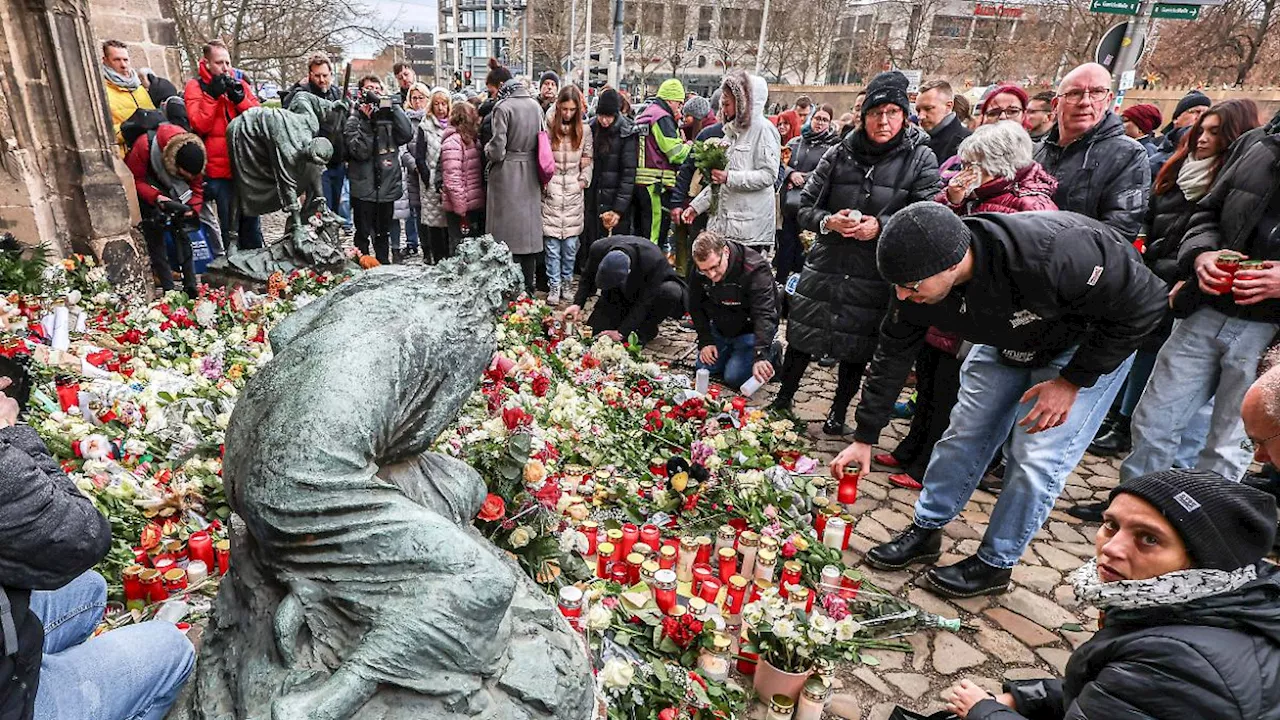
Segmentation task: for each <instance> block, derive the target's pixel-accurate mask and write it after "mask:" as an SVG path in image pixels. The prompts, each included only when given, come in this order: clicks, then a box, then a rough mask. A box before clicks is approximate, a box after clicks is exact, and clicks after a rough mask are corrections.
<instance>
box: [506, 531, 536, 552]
mask: <svg viewBox="0 0 1280 720" xmlns="http://www.w3.org/2000/svg"><path fill="white" fill-rule="evenodd" d="M532 539H533V533H531V532H530V531H529V528H527V527H524V526H523V525H522V526H520V527H518V528H516V529H515V530H513V531H512V532H511V547H513V548H516V549H517V550H519V549H520V548H522V547H524V546H525V545H528V544H529V541H530V540H532Z"/></svg>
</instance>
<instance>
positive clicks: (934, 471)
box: [915, 345, 1133, 568]
mask: <svg viewBox="0 0 1280 720" xmlns="http://www.w3.org/2000/svg"><path fill="white" fill-rule="evenodd" d="M1074 353H1075V348H1072V349H1071V350H1068V351H1066V352H1064V353H1062V354H1061V355H1059V356H1058V357H1056V358H1054V359H1053V360H1052V361H1051V362H1050V363H1049V365H1047V366H1046V367H1042V368H1018V367H1010V366H1008V365H1004V364H1002V363H1001V362H1000V360H999V357H1000V354H999V351H998V350H996V349H995V348H994V347H991V346H990V345H977V346H975V347H974V348H973V350H972V351H971V352H970V353H969V357H968V358H967V359H966V360H965V362H964V365H963V366H962V367H961V369H960V394H959V396H958V397H957V398H956V405H955V407H954V408H952V410H951V423H950V425H948V427H947V431H946V432H945V433H943V434H942V439H941V440H939V441H938V443H937V444H936V445H934V446H933V454H932V455H931V456H930V457H929V467H928V469H927V470H925V473H924V478H923V480H922V482H923V483H924V489H923V490H921V491H920V497H919V499H917V500H916V511H915V524H916V525H919V526H920V527H923V528H930V529H935V528H941V527H943V526H944V525H946V524H947V523H949V522H951V521H952V520H953V519H955V517H956V516H957V515H959V514H960V511H961V510H962V509H964V506H965V503H967V502H969V497H970V496H971V495H973V491H974V489H975V488H976V487H977V486H978V480H979V479H981V478H982V475H983V473H985V472H986V469H987V464H988V463H990V462H991V458H992V457H994V456H995V453H996V449H997V448H999V447H1000V445H1001V444H1004V445H1005V448H1004V457H1005V463H1006V467H1007V469H1006V470H1005V475H1004V489H1003V490H1001V491H1000V499H999V500H998V501H996V507H995V509H994V510H993V511H992V512H991V521H990V524H989V525H988V526H987V533H986V535H985V536H983V538H982V544H981V545H980V546H979V547H978V557H979V559H981V560H982V561H983V562H985V563H987V564H988V565H992V566H994V567H1000V568H1011V567H1013V566H1014V565H1017V564H1018V559H1019V558H1020V557H1022V553H1023V552H1025V551H1026V549H1027V546H1028V545H1030V544H1031V539H1032V538H1033V537H1034V536H1035V534H1036V533H1037V532H1039V530H1040V526H1041V525H1043V524H1044V521H1045V520H1046V519H1047V518H1048V517H1049V511H1050V510H1052V509H1053V503H1054V501H1055V500H1057V499H1058V494H1059V493H1061V492H1062V486H1063V484H1064V483H1065V482H1066V479H1067V475H1069V474H1070V473H1071V471H1072V470H1073V469H1074V468H1075V466H1076V464H1077V463H1079V462H1080V458H1081V457H1082V456H1083V455H1084V451H1085V450H1086V449H1087V448H1088V447H1089V443H1090V442H1092V441H1093V436H1094V435H1095V434H1097V432H1098V427H1099V426H1100V425H1102V420H1103V418H1104V417H1106V414H1107V410H1108V409H1109V408H1110V407H1111V401H1112V400H1114V399H1115V396H1116V393H1118V392H1120V385H1121V384H1123V382H1124V377H1125V375H1126V374H1128V372H1129V365H1130V364H1131V363H1132V362H1133V357H1132V356H1130V357H1128V358H1126V359H1125V361H1124V362H1123V363H1121V364H1120V367H1118V368H1116V369H1115V370H1113V371H1112V372H1111V373H1109V374H1107V375H1103V376H1102V377H1100V378H1098V382H1097V383H1095V384H1094V386H1093V387H1088V388H1080V392H1079V394H1077V395H1076V400H1075V403H1074V404H1073V405H1072V406H1071V412H1070V413H1068V414H1067V419H1066V421H1065V422H1064V423H1063V424H1062V425H1059V426H1058V427H1055V428H1052V429H1050V430H1045V431H1044V432H1039V433H1035V434H1034V435H1032V434H1028V433H1027V432H1026V431H1025V430H1024V429H1023V428H1021V427H1015V426H1014V423H1015V422H1016V421H1018V420H1021V419H1022V418H1024V417H1026V415H1027V413H1028V412H1030V411H1031V408H1032V407H1034V406H1035V400H1034V399H1033V400H1032V401H1030V402H1026V403H1022V402H1019V400H1020V399H1021V398H1022V395H1023V393H1025V392H1026V391H1027V390H1028V389H1029V388H1030V387H1031V386H1032V385H1035V384H1037V383H1041V382H1044V381H1046V380H1052V379H1053V378H1056V377H1058V375H1059V372H1060V371H1061V370H1062V368H1063V367H1064V366H1065V365H1066V364H1067V361H1069V360H1070V359H1071V356H1072V355H1073V354H1074ZM1010 430H1012V433H1010ZM1006 441H1007V442H1006Z"/></svg>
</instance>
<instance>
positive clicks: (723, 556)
mask: <svg viewBox="0 0 1280 720" xmlns="http://www.w3.org/2000/svg"><path fill="white" fill-rule="evenodd" d="M716 552H717V555H718V557H717V560H718V561H719V563H720V565H719V568H720V573H719V574H720V584H722V585H723V584H725V583H727V582H729V578H731V577H733V576H734V575H737V574H738V551H737V550H734V549H733V548H731V547H722V548H720V549H719V550H718V551H716Z"/></svg>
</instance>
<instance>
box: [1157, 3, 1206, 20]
mask: <svg viewBox="0 0 1280 720" xmlns="http://www.w3.org/2000/svg"><path fill="white" fill-rule="evenodd" d="M1151 17H1153V18H1158V19H1160V20H1195V19H1196V18H1198V17H1200V6H1199V5H1166V4H1165V3H1156V9H1155V11H1153V12H1152V13H1151Z"/></svg>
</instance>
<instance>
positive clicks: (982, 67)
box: [969, 18, 1025, 85]
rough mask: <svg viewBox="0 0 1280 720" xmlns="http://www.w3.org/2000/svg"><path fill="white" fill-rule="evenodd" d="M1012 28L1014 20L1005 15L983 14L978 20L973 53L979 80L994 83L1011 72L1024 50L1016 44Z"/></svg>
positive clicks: (974, 67) (981, 82)
mask: <svg viewBox="0 0 1280 720" xmlns="http://www.w3.org/2000/svg"><path fill="white" fill-rule="evenodd" d="M1012 31H1013V23H1011V22H1009V21H1007V20H1002V19H1001V18H983V19H980V20H978V21H977V22H975V23H974V30H973V34H972V36H971V37H970V38H969V48H970V53H969V55H970V57H971V58H972V59H971V62H970V67H971V68H972V70H973V72H974V73H976V74H977V76H978V78H977V79H978V83H977V84H979V85H991V84H994V83H996V82H999V81H1000V80H1003V79H1006V78H1008V77H1009V76H1010V74H1011V73H1010V70H1011V68H1010V65H1011V64H1012V62H1011V61H1012V60H1013V59H1014V56H1015V55H1016V54H1021V50H1020V49H1019V48H1016V47H1015V45H1014V38H1013V34H1012ZM1022 74H1025V73H1022Z"/></svg>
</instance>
